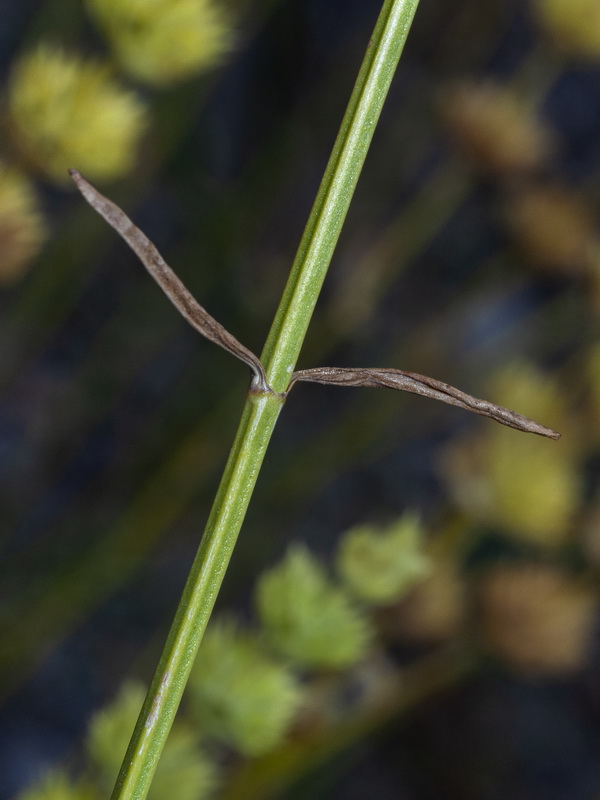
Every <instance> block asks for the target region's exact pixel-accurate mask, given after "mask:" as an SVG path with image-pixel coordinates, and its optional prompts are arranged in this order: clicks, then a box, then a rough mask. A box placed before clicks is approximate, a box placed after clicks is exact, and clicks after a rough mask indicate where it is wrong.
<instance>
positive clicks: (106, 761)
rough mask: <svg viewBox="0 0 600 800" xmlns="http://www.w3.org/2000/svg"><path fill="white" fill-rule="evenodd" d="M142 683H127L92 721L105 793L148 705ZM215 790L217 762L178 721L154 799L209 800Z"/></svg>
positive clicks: (95, 760) (91, 739)
mask: <svg viewBox="0 0 600 800" xmlns="http://www.w3.org/2000/svg"><path fill="white" fill-rule="evenodd" d="M144 695H145V690H144V687H143V686H142V685H141V684H140V683H136V682H130V683H126V684H125V685H124V686H123V688H122V689H121V691H120V693H119V694H118V696H117V697H116V699H115V700H114V701H113V702H112V703H111V704H110V705H109V706H107V707H106V708H103V709H102V710H101V711H99V712H98V713H97V714H96V715H95V716H94V717H93V719H92V721H91V723H90V726H89V729H88V735H87V739H86V751H87V754H88V758H89V760H90V762H91V764H92V766H93V768H94V772H95V773H96V775H97V778H98V781H99V783H100V784H101V786H102V787H103V790H104V792H110V791H111V789H112V787H113V785H114V782H115V779H116V777H117V774H118V772H119V767H120V766H121V762H122V760H123V756H124V755H125V751H126V749H127V746H128V744H129V740H130V738H131V734H132V733H133V728H134V726H135V722H136V720H137V717H138V714H139V712H140V709H141V707H142V703H143V701H144ZM215 786H216V772H215V767H214V766H213V764H212V762H211V761H210V760H209V759H208V758H207V757H206V755H205V754H204V753H203V752H202V750H201V749H200V748H199V746H198V734H197V733H196V732H194V731H191V730H190V728H189V727H188V726H187V725H185V724H184V723H182V722H176V723H175V725H174V726H173V729H172V731H171V733H170V735H169V738H168V740H167V743H166V745H165V749H164V752H163V755H162V758H161V760H160V762H159V764H158V767H157V770H156V774H155V776H154V780H153V783H152V786H151V788H150V793H149V795H148V798H149V800H165V798H168V800H205V798H208V797H210V796H211V795H212V793H213V790H214V788H215Z"/></svg>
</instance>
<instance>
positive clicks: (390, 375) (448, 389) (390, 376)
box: [290, 367, 560, 439]
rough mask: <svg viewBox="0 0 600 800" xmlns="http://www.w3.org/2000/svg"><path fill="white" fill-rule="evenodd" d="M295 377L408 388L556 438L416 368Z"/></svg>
mask: <svg viewBox="0 0 600 800" xmlns="http://www.w3.org/2000/svg"><path fill="white" fill-rule="evenodd" d="M296 381H310V382H312V383H324V384H334V385H336V386H369V387H374V388H388V389H398V390H400V391H403V392H412V394H420V395H423V396H424V397H431V398H432V399H434V400H441V401H442V402H443V403H449V404H450V405H453V406H458V407H459V408H463V409H465V410H466V411H472V412H474V413H475V414H480V415H481V416H484V417H491V418H492V419H495V420H496V422H499V423H500V424H501V425H507V426H508V427H509V428H516V430H519V431H526V432H528V433H536V434H538V436H546V437H547V438H548V439H559V438H560V433H557V432H556V431H553V430H552V429H551V428H546V427H545V426H544V425H540V424H539V422H535V421H534V420H532V419H529V418H528V417H524V416H523V415H522V414H518V413H517V412H516V411H511V410H510V409H509V408H504V406H498V405H496V404H495V403H490V402H488V401H487V400H480V399H479V398H477V397H473V396H472V395H470V394H466V393H465V392H461V391H460V389H456V388H455V387H454V386H450V384H448V383H444V382H443V381H437V380H435V378H428V377H427V376H426V375H419V374H418V373H416V372H405V371H403V370H400V369H392V368H389V369H386V368H381V369H380V368H375V369H370V368H360V367H359V368H349V367H317V368H316V369H304V370H301V371H300V372H295V373H294V374H293V376H292V381H291V383H290V388H291V387H292V385H293V384H294V383H295V382H296Z"/></svg>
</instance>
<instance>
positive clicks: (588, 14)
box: [533, 0, 600, 60]
mask: <svg viewBox="0 0 600 800" xmlns="http://www.w3.org/2000/svg"><path fill="white" fill-rule="evenodd" d="M533 8H534V11H535V14H536V16H537V18H538V20H539V22H540V25H541V26H542V27H543V28H545V30H546V31H547V32H548V34H549V35H550V37H551V38H552V39H553V40H554V42H555V43H556V45H557V46H558V47H559V48H560V49H561V50H563V51H564V52H565V53H567V54H568V55H571V56H574V57H575V58H582V59H593V60H597V59H599V58H600V4H599V3H598V0H534V3H533Z"/></svg>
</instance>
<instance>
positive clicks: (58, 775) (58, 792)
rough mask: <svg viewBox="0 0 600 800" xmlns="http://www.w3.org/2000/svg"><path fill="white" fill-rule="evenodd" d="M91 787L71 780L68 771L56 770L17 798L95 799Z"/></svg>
mask: <svg viewBox="0 0 600 800" xmlns="http://www.w3.org/2000/svg"><path fill="white" fill-rule="evenodd" d="M94 798H95V795H94V793H93V791H92V789H91V787H89V786H87V785H84V784H82V783H80V782H79V783H75V782H74V781H71V779H70V778H69V776H68V775H67V773H66V772H64V771H62V770H54V771H52V772H49V773H48V774H47V775H45V776H44V777H43V778H42V779H41V780H40V781H38V783H36V784H34V785H33V786H31V787H30V788H29V789H26V790H25V791H24V792H22V793H21V794H20V795H19V796H18V798H17V800H94Z"/></svg>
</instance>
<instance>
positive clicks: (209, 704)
mask: <svg viewBox="0 0 600 800" xmlns="http://www.w3.org/2000/svg"><path fill="white" fill-rule="evenodd" d="M189 692H190V696H191V705H192V710H193V713H194V714H195V716H196V717H197V719H198V722H199V725H200V727H201V728H202V730H203V731H204V732H205V733H207V734H209V735H212V736H214V737H215V738H218V739H220V740H222V741H224V742H226V743H227V744H229V745H230V746H231V747H233V748H234V749H236V750H239V751H240V752H241V753H244V754H245V755H250V756H256V755H259V754H261V753H265V752H267V751H269V750H272V749H274V748H275V747H276V746H277V745H278V744H279V743H280V742H281V741H282V740H283V738H284V736H285V734H286V732H287V729H288V728H289V725H290V722H291V720H292V718H293V716H294V714H295V712H296V710H297V709H298V706H299V704H300V700H301V697H302V690H301V687H300V685H299V683H298V681H297V679H296V678H295V676H294V675H293V673H292V672H291V671H290V670H289V669H288V667H286V666H285V665H284V664H282V663H280V662H278V661H276V660H275V659H274V658H273V657H272V656H270V655H268V654H267V653H266V651H265V649H264V647H263V646H262V645H261V643H260V641H259V640H258V639H257V637H256V636H254V635H252V634H250V633H246V632H242V631H240V630H238V629H237V628H236V626H235V625H234V624H233V623H232V622H230V621H220V622H218V623H216V624H213V625H212V626H211V627H210V628H209V629H208V631H207V632H206V635H205V637H204V640H203V642H202V646H201V648H200V653H199V656H198V659H197V660H196V664H195V665H194V669H193V671H192V674H191V676H190V682H189Z"/></svg>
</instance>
